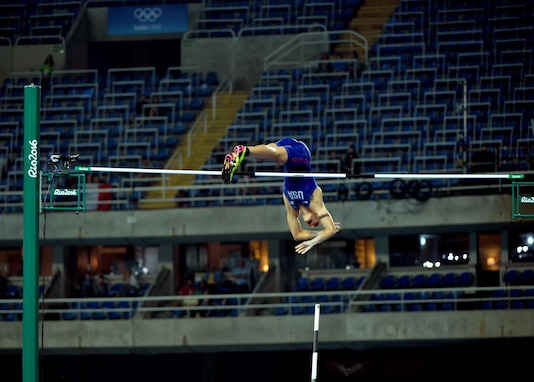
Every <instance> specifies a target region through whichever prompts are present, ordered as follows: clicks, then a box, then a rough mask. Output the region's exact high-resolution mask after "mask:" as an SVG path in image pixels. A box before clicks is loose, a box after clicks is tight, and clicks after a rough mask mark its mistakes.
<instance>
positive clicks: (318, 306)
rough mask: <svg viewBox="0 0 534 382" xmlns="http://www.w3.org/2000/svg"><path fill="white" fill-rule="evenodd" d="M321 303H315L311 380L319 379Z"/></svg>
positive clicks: (312, 381) (313, 381)
mask: <svg viewBox="0 0 534 382" xmlns="http://www.w3.org/2000/svg"><path fill="white" fill-rule="evenodd" d="M320 313H321V304H315V316H314V320H313V349H312V350H313V354H312V367H311V382H315V381H317V342H318V340H319V315H320Z"/></svg>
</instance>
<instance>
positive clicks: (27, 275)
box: [22, 84, 41, 382]
mask: <svg viewBox="0 0 534 382" xmlns="http://www.w3.org/2000/svg"><path fill="white" fill-rule="evenodd" d="M40 113H41V87H40V86H35V85H33V84H31V85H27V86H25V87H24V151H23V155H24V203H23V208H24V211H23V218H24V224H23V227H24V234H23V239H22V248H23V256H24V257H23V258H24V262H23V265H22V266H23V291H24V292H23V300H22V302H23V310H22V381H23V382H38V381H39V357H38V356H39V351H38V350H39V317H38V313H39V306H38V303H39V300H38V298H39V268H40V267H39V180H40V177H41V174H40V169H39V160H40V155H39V124H40Z"/></svg>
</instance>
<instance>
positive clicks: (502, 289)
mask: <svg viewBox="0 0 534 382" xmlns="http://www.w3.org/2000/svg"><path fill="white" fill-rule="evenodd" d="M315 304H321V312H322V313H323V314H365V313H369V312H425V311H451V312H454V311H467V310H511V309H534V286H513V287H507V286H496V287H457V288H426V289H414V288H410V289H374V290H334V291H306V292H291V293H228V294H202V295H192V296H150V297H145V296H144V297H99V298H54V299H50V298H47V299H41V301H40V312H41V314H43V315H44V317H45V319H47V320H114V319H131V318H135V319H153V318H187V317H197V316H201V317H228V316H229V317H232V316H258V315H262V316H266V315H271V316H276V315H303V314H313V311H314V307H315ZM22 313H23V309H22V299H4V300H0V317H2V319H1V320H0V321H20V320H21V319H22ZM197 313H198V315H197Z"/></svg>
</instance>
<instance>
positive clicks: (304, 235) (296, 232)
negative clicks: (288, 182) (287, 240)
mask: <svg viewBox="0 0 534 382" xmlns="http://www.w3.org/2000/svg"><path fill="white" fill-rule="evenodd" d="M282 196H283V198H284V205H285V207H286V217H287V226H288V228H289V232H291V235H292V236H293V239H294V240H295V241H301V240H309V239H312V238H314V237H315V236H317V233H318V232H319V231H312V230H309V229H302V224H300V220H299V211H298V210H294V209H293V208H292V207H291V205H290V204H289V201H288V200H287V198H286V196H285V194H282Z"/></svg>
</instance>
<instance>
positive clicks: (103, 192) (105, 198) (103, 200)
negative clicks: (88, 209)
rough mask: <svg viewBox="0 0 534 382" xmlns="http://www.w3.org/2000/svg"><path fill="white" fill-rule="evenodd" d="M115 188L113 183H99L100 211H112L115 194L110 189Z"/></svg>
mask: <svg viewBox="0 0 534 382" xmlns="http://www.w3.org/2000/svg"><path fill="white" fill-rule="evenodd" d="M111 188H113V186H112V184H111V183H108V182H99V184H98V189H99V192H98V210H100V211H109V210H111V207H112V205H111V201H112V200H113V193H112V192H111V191H110V189H111Z"/></svg>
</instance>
